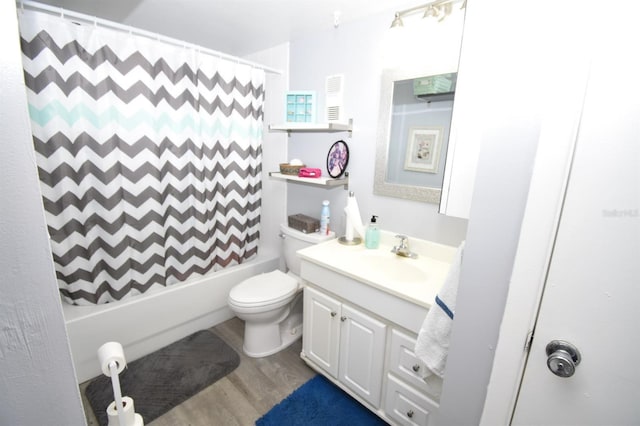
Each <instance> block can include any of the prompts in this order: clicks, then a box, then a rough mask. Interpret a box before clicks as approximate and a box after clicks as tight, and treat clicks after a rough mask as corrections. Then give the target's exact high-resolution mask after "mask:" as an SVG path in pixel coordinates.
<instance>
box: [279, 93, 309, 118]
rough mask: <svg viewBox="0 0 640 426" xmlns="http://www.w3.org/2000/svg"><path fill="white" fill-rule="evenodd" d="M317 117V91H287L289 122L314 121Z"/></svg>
mask: <svg viewBox="0 0 640 426" xmlns="http://www.w3.org/2000/svg"><path fill="white" fill-rule="evenodd" d="M315 119H316V92H312V91H292V92H287V117H286V121H287V123H313V122H314V121H315Z"/></svg>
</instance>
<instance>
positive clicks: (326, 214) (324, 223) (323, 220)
mask: <svg viewBox="0 0 640 426" xmlns="http://www.w3.org/2000/svg"><path fill="white" fill-rule="evenodd" d="M330 223H331V211H330V210H329V200H324V201H323V202H322V210H321V211H320V234H321V235H329V231H330V229H329V224H330Z"/></svg>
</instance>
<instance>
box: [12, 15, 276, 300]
mask: <svg viewBox="0 0 640 426" xmlns="http://www.w3.org/2000/svg"><path fill="white" fill-rule="evenodd" d="M19 15H20V16H19V22H20V33H21V43H22V51H23V63H24V71H25V82H26V86H27V97H28V103H29V113H30V116H31V124H32V132H33V141H34V146H35V152H36V162H37V165H38V173H39V176H40V183H41V188H42V195H43V202H44V208H45V215H46V221H47V225H48V230H49V234H50V241H51V247H52V252H53V256H54V262H55V267H56V276H57V279H58V284H59V288H60V292H61V295H62V297H63V299H64V300H65V301H67V302H69V303H72V304H78V305H87V304H102V303H107V302H112V301H116V300H122V299H125V298H128V297H131V296H134V295H136V294H140V293H144V292H146V291H149V290H151V289H155V288H158V287H162V286H166V285H170V284H174V283H177V282H181V281H184V280H186V279H187V278H189V277H190V276H192V275H193V274H204V273H206V272H208V271H212V270H213V271H215V270H218V269H220V268H223V267H225V266H228V265H232V264H237V263H242V262H243V261H244V260H247V259H249V258H251V257H253V256H254V255H256V254H257V248H258V238H259V221H260V202H261V178H260V174H261V168H262V145H261V144H262V118H263V101H264V70H260V69H256V68H253V67H251V66H249V65H242V64H239V63H236V62H232V61H229V60H226V59H221V58H216V57H213V56H211V55H208V54H203V53H200V52H198V51H196V50H194V49H192V48H186V47H179V46H173V45H171V44H168V43H164V42H160V41H158V40H152V39H149V38H146V37H143V36H136V35H132V34H127V33H123V32H121V31H115V30H111V29H106V28H104V27H97V26H94V25H87V24H79V23H75V22H72V21H70V20H67V19H65V18H63V17H57V16H51V15H47V14H45V13H42V12H35V11H29V10H25V11H20V12H19Z"/></svg>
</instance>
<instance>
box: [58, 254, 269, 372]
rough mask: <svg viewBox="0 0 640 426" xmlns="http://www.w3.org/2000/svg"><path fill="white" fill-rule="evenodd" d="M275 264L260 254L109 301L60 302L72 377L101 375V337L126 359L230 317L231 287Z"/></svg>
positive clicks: (231, 314) (129, 360) (266, 270)
mask: <svg viewBox="0 0 640 426" xmlns="http://www.w3.org/2000/svg"><path fill="white" fill-rule="evenodd" d="M279 263H280V259H279V257H278V256H275V255H268V256H267V255H261V256H258V257H257V258H256V259H253V260H251V261H250V262H246V263H243V264H242V265H237V266H233V267H232V268H229V269H226V270H222V271H218V272H215V273H213V274H212V275H211V276H209V277H204V278H202V279H198V280H196V281H194V282H188V283H184V284H178V285H175V286H172V287H168V288H167V290H166V291H161V292H156V293H153V294H151V295H148V296H145V295H141V296H137V297H135V298H132V299H129V300H127V301H124V302H122V303H114V304H111V306H108V305H105V306H98V307H84V306H71V305H66V306H63V311H64V314H65V323H66V327H67V334H68V337H69V344H70V348H71V353H72V356H73V360H74V364H75V368H76V374H77V377H78V382H79V383H82V382H84V381H86V380H89V379H91V378H94V377H96V376H98V375H100V374H102V373H101V369H100V366H99V365H98V358H97V351H98V348H99V347H100V346H101V345H102V344H104V343H106V342H109V341H116V342H120V343H121V344H122V346H123V348H124V351H125V357H126V360H127V362H131V361H134V360H136V359H138V358H140V357H143V356H144V355H147V354H149V353H151V352H153V351H156V350H158V349H160V348H162V347H164V346H166V345H168V344H170V343H172V342H175V341H177V340H179V339H181V338H183V337H186V336H188V335H189V334H191V333H194V332H196V331H198V330H202V329H206V328H209V327H213V326H215V325H217V324H219V323H221V322H224V321H226V320H228V319H230V318H232V317H233V313H232V312H231V311H230V310H229V308H228V307H227V296H228V294H229V291H230V290H231V288H232V287H233V286H234V285H236V284H237V283H239V282H240V281H242V280H244V279H247V278H249V277H251V276H253V275H256V274H259V273H263V272H269V271H272V270H274V269H277V268H278V266H279ZM63 305H65V304H64V303H63Z"/></svg>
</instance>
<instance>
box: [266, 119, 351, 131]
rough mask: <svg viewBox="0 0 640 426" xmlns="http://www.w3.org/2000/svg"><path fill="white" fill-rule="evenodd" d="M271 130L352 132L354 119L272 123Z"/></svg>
mask: <svg viewBox="0 0 640 426" xmlns="http://www.w3.org/2000/svg"><path fill="white" fill-rule="evenodd" d="M269 130H270V131H283V132H287V133H289V134H291V132H349V134H351V132H352V131H353V119H349V122H348V123H284V124H270V125H269Z"/></svg>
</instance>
